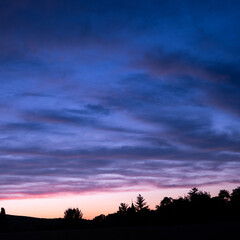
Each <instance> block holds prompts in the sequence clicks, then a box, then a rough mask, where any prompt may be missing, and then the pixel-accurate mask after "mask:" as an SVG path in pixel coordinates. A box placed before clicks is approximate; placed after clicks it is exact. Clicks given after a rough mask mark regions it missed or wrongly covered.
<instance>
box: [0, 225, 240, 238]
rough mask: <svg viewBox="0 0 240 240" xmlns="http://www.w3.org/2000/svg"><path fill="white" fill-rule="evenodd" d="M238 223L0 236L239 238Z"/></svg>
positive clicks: (28, 232) (31, 232)
mask: <svg viewBox="0 0 240 240" xmlns="http://www.w3.org/2000/svg"><path fill="white" fill-rule="evenodd" d="M239 230H240V223H211V224H186V225H162V226H141V227H115V228H95V229H80V230H57V231H56V230H54V231H49V230H48V231H27V232H12V233H0V239H1V240H13V239H14V240H15V239H17V240H30V239H31V240H40V239H41V240H48V239H49V240H50V239H51V240H53V239H57V240H70V239H74V240H75V239H88V240H89V239H113V240H115V239H123V240H128V239H131V240H132V239H146V240H149V239H166V240H169V239H194V240H198V239H199V240H200V239H201V240H202V239H204V240H205V239H238V237H237V236H238V234H239Z"/></svg>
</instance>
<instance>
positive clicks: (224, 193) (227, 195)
mask: <svg viewBox="0 0 240 240" xmlns="http://www.w3.org/2000/svg"><path fill="white" fill-rule="evenodd" d="M218 198H219V199H222V200H225V201H229V200H230V193H229V191H227V190H225V189H222V190H220V191H219V193H218Z"/></svg>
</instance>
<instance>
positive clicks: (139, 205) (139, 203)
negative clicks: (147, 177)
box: [135, 194, 149, 212]
mask: <svg viewBox="0 0 240 240" xmlns="http://www.w3.org/2000/svg"><path fill="white" fill-rule="evenodd" d="M135 207H136V209H137V211H138V212H139V211H142V210H148V209H149V206H148V205H147V202H146V201H145V199H144V198H143V196H142V195H141V194H139V195H138V196H137V200H136V202H135Z"/></svg>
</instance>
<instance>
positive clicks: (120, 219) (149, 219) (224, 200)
mask: <svg viewBox="0 0 240 240" xmlns="http://www.w3.org/2000/svg"><path fill="white" fill-rule="evenodd" d="M82 217H83V214H82V212H81V210H79V209H78V208H76V209H75V208H74V209H68V210H66V211H65V214H64V219H65V223H66V224H67V225H68V226H91V227H92V226H93V227H100V226H132V225H152V224H185V223H208V222H236V221H237V222H239V221H240V187H237V188H235V189H233V190H232V192H231V193H230V192H229V191H227V190H220V192H219V194H218V196H216V197H211V195H210V194H209V193H208V192H203V191H199V190H198V189H197V188H192V189H191V190H190V191H189V193H188V194H187V196H186V197H179V198H177V199H173V198H171V197H164V198H163V200H162V201H161V202H160V203H159V205H156V207H155V210H151V209H150V208H149V206H148V204H147V202H146V200H145V199H144V197H143V196H142V195H140V194H139V195H138V196H137V199H136V201H135V202H134V203H133V202H132V204H131V205H128V204H127V203H120V205H119V208H118V211H117V212H115V213H113V214H109V215H107V216H105V215H103V214H101V215H99V216H97V217H95V218H94V219H93V220H84V219H83V218H82Z"/></svg>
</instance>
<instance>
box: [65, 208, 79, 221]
mask: <svg viewBox="0 0 240 240" xmlns="http://www.w3.org/2000/svg"><path fill="white" fill-rule="evenodd" d="M82 217H83V214H82V212H81V210H79V209H78V208H68V209H67V210H66V211H65V212H64V219H65V220H67V221H72V222H73V221H79V220H81V219H82Z"/></svg>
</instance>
